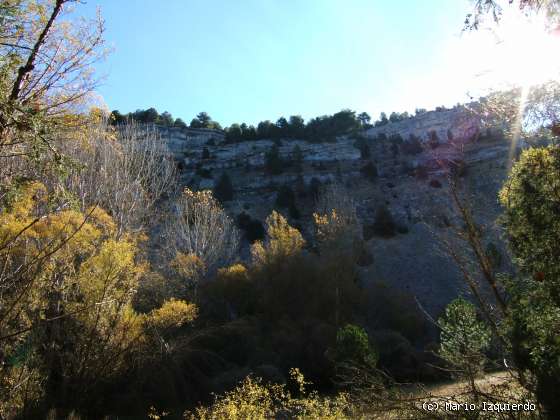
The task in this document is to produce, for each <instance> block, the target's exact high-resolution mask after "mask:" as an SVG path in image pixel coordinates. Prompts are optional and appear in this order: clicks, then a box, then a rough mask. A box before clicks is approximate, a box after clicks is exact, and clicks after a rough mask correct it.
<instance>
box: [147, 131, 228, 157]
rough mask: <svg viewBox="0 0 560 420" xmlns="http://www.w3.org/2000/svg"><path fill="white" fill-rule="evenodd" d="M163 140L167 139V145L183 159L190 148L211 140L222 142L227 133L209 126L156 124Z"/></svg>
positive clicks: (174, 153) (176, 155)
mask: <svg viewBox="0 0 560 420" xmlns="http://www.w3.org/2000/svg"><path fill="white" fill-rule="evenodd" d="M156 128H157V130H158V131H159V133H160V135H161V137H162V140H163V141H165V143H166V144H167V147H168V148H169V150H170V151H171V153H173V155H174V156H175V158H177V159H181V158H182V157H183V155H184V153H185V151H187V150H188V149H189V148H191V147H193V146H196V147H201V146H202V145H204V144H206V143H208V142H210V143H212V142H214V143H216V144H221V143H223V142H224V139H225V134H224V132H223V131H221V130H213V129H208V128H180V127H166V126H160V125H158V126H156Z"/></svg>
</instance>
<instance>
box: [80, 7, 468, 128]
mask: <svg viewBox="0 0 560 420" xmlns="http://www.w3.org/2000/svg"><path fill="white" fill-rule="evenodd" d="M97 6H99V7H100V8H101V12H102V15H103V16H104V18H105V20H106V26H107V32H106V39H107V41H108V43H109V45H110V46H112V47H114V52H113V53H112V54H111V55H110V56H109V57H108V58H107V60H106V61H105V62H104V63H101V64H99V65H98V70H99V72H100V73H103V74H106V75H107V77H106V79H105V81H104V83H103V85H102V86H101V87H100V89H99V93H100V94H101V95H102V96H103V98H104V100H105V102H106V103H107V105H108V107H109V108H110V109H111V110H112V109H119V110H120V111H121V112H128V111H134V110H136V109H138V108H148V107H152V106H153V107H155V108H157V109H158V111H160V112H163V111H164V110H167V111H169V112H171V113H172V114H173V116H174V117H181V118H183V119H184V120H185V121H187V122H189V121H190V120H191V119H192V118H193V117H194V116H195V115H196V114H197V113H198V112H200V111H206V112H208V113H209V114H210V115H211V116H212V117H213V119H215V120H217V121H219V122H220V123H221V124H222V125H224V126H225V125H229V124H231V123H233V122H247V123H251V124H256V123H257V122H258V121H260V120H264V119H270V120H273V121H275V120H276V119H277V118H278V117H280V116H286V117H287V116H289V115H294V114H300V115H302V116H303V117H304V118H305V119H306V120H307V119H309V118H311V117H314V116H317V115H322V114H332V113H334V112H337V111H339V110H340V109H342V108H350V109H353V110H356V111H358V112H361V111H366V112H368V113H370V115H372V117H373V118H374V119H375V118H377V117H378V115H379V113H380V112H381V111H385V112H387V113H389V112H391V111H405V110H408V111H409V112H410V111H414V109H415V108H416V107H424V108H434V107H435V106H437V105H453V104H455V103H457V102H464V101H465V100H467V96H466V93H467V92H468V91H469V86H468V84H467V83H464V79H465V77H464V76H465V73H464V72H463V73H461V71H460V68H463V67H464V63H462V62H461V61H463V59H464V62H465V63H468V62H470V61H472V59H474V57H463V56H462V53H461V50H462V48H463V42H464V40H463V38H465V37H469V36H471V35H470V34H463V35H461V29H462V24H463V21H464V18H465V14H466V13H468V11H469V10H470V7H471V5H470V3H469V2H468V1H466V0H390V1H389V0H240V1H233V0H221V1H220V0H161V1H157V2H154V1H153V0H152V1H148V0H134V1H132V0H118V1H116V0H87V4H86V5H85V6H78V9H77V12H78V13H81V14H85V15H89V14H91V13H93V12H94V10H95V8H96V7H97ZM457 61H458V62H457Z"/></svg>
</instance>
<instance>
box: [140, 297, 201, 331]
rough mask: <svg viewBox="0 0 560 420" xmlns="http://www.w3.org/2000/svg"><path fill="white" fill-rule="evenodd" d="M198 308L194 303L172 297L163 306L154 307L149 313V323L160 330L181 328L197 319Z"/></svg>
mask: <svg viewBox="0 0 560 420" xmlns="http://www.w3.org/2000/svg"><path fill="white" fill-rule="evenodd" d="M197 314H198V308H197V306H196V305H195V304H193V303H187V302H185V301H183V300H177V299H170V300H168V301H166V302H165V303H164V304H163V305H162V307H161V308H159V309H154V310H153V311H152V312H150V314H149V315H148V323H149V324H150V325H151V326H153V327H155V328H157V329H158V330H167V329H170V328H179V327H181V326H183V325H184V324H186V323H188V322H192V321H194V320H195V319H196V316H197Z"/></svg>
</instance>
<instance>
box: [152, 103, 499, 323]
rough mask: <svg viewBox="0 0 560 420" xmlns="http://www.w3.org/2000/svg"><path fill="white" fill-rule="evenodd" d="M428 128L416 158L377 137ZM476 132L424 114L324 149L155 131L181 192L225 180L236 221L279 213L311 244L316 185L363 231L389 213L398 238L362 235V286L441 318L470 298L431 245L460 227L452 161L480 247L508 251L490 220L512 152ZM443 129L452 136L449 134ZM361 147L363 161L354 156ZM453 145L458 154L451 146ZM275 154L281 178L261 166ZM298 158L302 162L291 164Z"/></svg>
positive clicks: (455, 117)
mask: <svg viewBox="0 0 560 420" xmlns="http://www.w3.org/2000/svg"><path fill="white" fill-rule="evenodd" d="M431 130H434V131H436V133H437V135H438V137H439V138H440V143H439V144H438V145H436V146H433V145H432V146H429V147H428V146H427V145H426V147H425V148H424V149H423V150H420V151H416V152H414V153H409V152H407V151H406V149H405V148H403V145H402V144H398V143H396V142H395V141H392V140H391V139H386V140H383V139H380V138H379V136H378V135H379V134H380V133H385V134H386V135H387V137H389V136H390V134H392V133H398V134H400V135H401V136H402V137H403V138H404V139H405V140H406V138H407V137H408V136H409V135H410V134H413V135H414V136H417V137H418V138H422V139H426V138H427V135H428V134H427V133H428V132H429V131H431ZM477 130H478V124H477V122H476V121H475V120H473V119H472V118H468V114H466V112H464V110H462V109H460V108H457V109H453V110H446V111H439V112H438V111H433V112H427V113H425V114H422V115H420V116H418V117H415V118H411V119H409V120H406V121H401V122H398V123H391V124H387V125H385V126H383V127H377V128H372V129H370V130H368V131H367V133H364V134H363V135H361V136H360V135H358V136H354V137H352V136H342V137H339V138H337V139H336V141H333V142H323V143H309V142H306V141H303V140H293V139H283V140H280V141H278V140H276V141H272V140H258V141H248V142H241V143H234V144H227V143H225V142H224V137H223V133H221V132H217V131H215V130H196V131H194V130H187V131H185V130H181V129H175V128H171V129H169V128H165V129H161V130H160V133H161V135H162V138H163V140H164V141H166V143H167V144H168V145H169V147H170V149H171V150H172V152H173V154H174V155H175V157H176V159H177V161H178V165H179V167H180V168H181V175H182V177H181V182H182V183H183V184H184V185H185V186H188V187H189V188H191V189H212V188H213V186H214V182H215V180H217V179H218V178H219V177H220V176H221V174H222V173H223V172H227V173H228V175H229V176H230V178H231V180H232V183H233V188H234V199H233V200H232V201H229V202H226V203H224V207H225V208H226V210H227V211H228V212H229V213H230V215H231V216H232V217H236V216H237V215H239V214H240V213H242V212H245V213H247V214H248V215H250V216H251V217H252V218H254V219H258V220H260V221H262V222H263V223H264V220H265V219H266V217H267V216H268V215H269V214H270V213H271V211H272V210H273V209H277V210H279V211H280V212H282V213H283V214H284V215H285V216H286V217H288V219H289V222H290V223H291V224H292V225H294V226H297V227H298V229H300V230H301V231H302V233H303V235H304V236H305V237H306V239H307V240H308V241H309V242H311V243H312V242H313V223H312V213H313V211H314V209H315V203H314V197H315V194H316V191H317V188H319V186H320V185H322V184H325V183H329V182H337V183H340V184H342V185H344V186H345V187H346V188H347V189H348V190H349V192H350V193H351V194H352V195H353V196H354V198H355V201H356V202H357V206H358V208H357V211H358V216H359V219H360V221H361V223H362V225H363V226H364V227H365V228H367V226H371V225H372V223H373V222H374V221H375V214H376V210H377V209H378V207H379V206H381V205H382V206H385V207H387V208H388V209H389V211H390V212H391V214H392V215H393V218H394V220H395V222H396V224H397V226H398V227H399V229H398V232H399V233H396V234H395V236H393V237H391V238H388V239H387V238H381V237H376V236H373V237H370V235H367V237H365V236H366V235H365V234H364V239H365V240H366V244H367V247H368V249H369V251H370V253H371V255H372V256H373V263H372V264H371V265H369V266H366V267H361V268H360V270H361V276H362V280H363V281H364V283H366V284H367V283H371V282H376V281H385V282H387V283H389V284H393V285H394V286H396V287H398V288H401V289H403V290H406V291H408V292H410V293H411V294H413V295H415V296H416V297H417V299H418V301H419V302H420V303H421V304H422V305H423V307H424V308H425V309H426V310H428V311H429V312H430V313H431V314H432V315H437V314H438V313H439V312H440V311H441V310H442V309H443V307H444V306H445V304H446V303H448V302H449V301H450V300H451V299H453V298H455V297H456V296H457V295H458V294H468V290H466V288H465V287H464V284H463V281H462V278H461V275H460V273H459V271H458V270H457V268H456V267H455V265H454V264H453V262H452V261H451V260H450V259H449V258H447V257H446V256H445V255H444V254H442V252H441V249H440V247H439V246H438V239H437V238H438V236H442V235H447V234H449V232H450V229H449V226H450V225H452V224H458V223H460V221H459V220H458V219H457V218H456V217H455V215H454V214H453V211H452V203H451V201H450V198H449V195H448V194H447V193H446V190H447V186H448V178H447V174H448V173H449V170H450V169H452V168H451V166H452V165H451V163H453V162H455V163H456V162H461V165H462V169H461V171H462V172H461V174H462V178H461V180H462V183H463V184H464V185H465V186H466V187H468V188H469V192H470V193H471V194H472V197H473V199H472V200H471V202H472V203H473V206H474V207H475V209H474V210H475V214H476V215H477V217H479V221H480V223H481V224H483V225H486V226H490V229H489V230H488V234H487V237H486V238H485V241H486V242H487V243H490V242H492V243H493V244H494V245H496V246H497V247H498V249H501V250H502V252H503V253H504V255H505V252H506V251H505V250H504V249H503V248H504V247H503V246H502V245H501V241H500V238H499V231H498V229H497V228H496V223H495V221H496V218H497V216H498V214H499V212H500V209H499V207H498V204H497V192H498V190H499V187H500V186H501V184H502V182H503V180H504V178H505V176H506V174H507V168H508V161H507V159H508V156H509V155H510V151H509V145H508V144H507V143H505V142H503V141H498V140H492V141H493V142H492V143H490V142H481V141H479V140H476V139H473V134H475V133H476V132H477ZM448 131H450V132H451V136H447V133H448ZM451 138H452V139H451ZM467 140H469V141H467ZM364 142H365V144H367V146H368V153H364V152H363V148H362V149H360V144H362V145H363V143H364ZM457 142H459V143H460V146H461V147H456V146H457ZM273 146H276V147H277V148H278V152H279V156H280V159H281V161H282V165H281V166H282V167H281V170H280V171H279V172H280V173H278V171H275V172H274V173H271V171H267V170H266V167H265V161H266V158H265V156H266V154H267V153H269V152H270V150H271V149H272V148H273ZM297 149H299V151H298V152H297V153H295V152H296V151H297ZM295 155H298V156H300V157H301V161H298V162H295V161H294V159H295ZM281 187H288V188H290V189H292V191H293V192H294V206H295V208H297V212H294V211H293V208H292V209H291V210H290V209H289V208H281V207H280V208H278V205H277V203H276V197H277V194H278V191H279V189H280V188H281ZM284 189H285V188H284ZM364 232H365V230H364ZM247 250H248V243H246V244H245V246H244V250H243V251H242V255H248V252H247ZM505 259H506V258H504V260H505Z"/></svg>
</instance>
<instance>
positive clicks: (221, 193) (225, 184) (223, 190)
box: [214, 172, 233, 202]
mask: <svg viewBox="0 0 560 420" xmlns="http://www.w3.org/2000/svg"><path fill="white" fill-rule="evenodd" d="M214 197H216V199H217V200H219V201H221V202H224V201H230V200H232V199H233V184H232V183H231V179H230V177H229V175H228V174H227V172H224V173H223V174H222V176H221V177H220V179H219V180H218V182H217V183H216V186H215V187H214Z"/></svg>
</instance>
